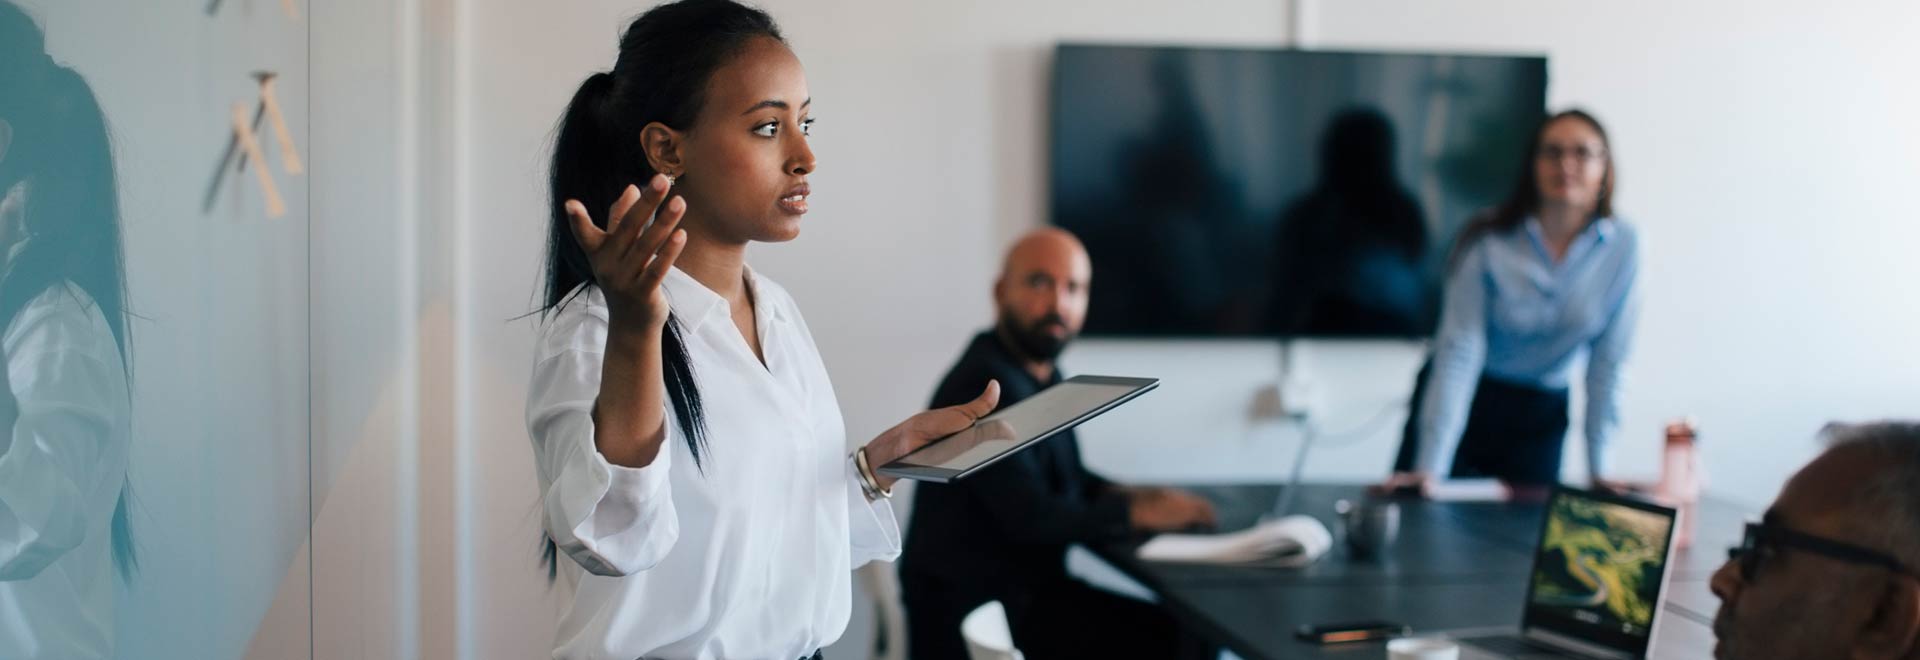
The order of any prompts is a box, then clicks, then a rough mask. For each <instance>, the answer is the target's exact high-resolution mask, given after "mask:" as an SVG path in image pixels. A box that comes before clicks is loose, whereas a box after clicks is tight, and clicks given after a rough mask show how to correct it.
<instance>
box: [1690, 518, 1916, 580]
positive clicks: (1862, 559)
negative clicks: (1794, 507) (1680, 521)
mask: <svg viewBox="0 0 1920 660" xmlns="http://www.w3.org/2000/svg"><path fill="white" fill-rule="evenodd" d="M1788 548H1791V549H1794V550H1803V551H1806V552H1811V553H1813V554H1816V555H1820V556H1822V557H1826V558H1828V559H1833V560H1837V561H1842V562H1846V563H1849V564H1859V565H1864V566H1877V567H1880V568H1884V569H1887V570H1889V571H1893V572H1894V573H1896V574H1899V575H1913V573H1912V572H1910V571H1909V570H1907V566H1906V564H1902V563H1900V560H1898V559H1895V558H1894V557H1893V556H1892V555H1888V554H1886V553H1883V552H1880V551H1878V550H1869V549H1867V548H1862V547H1860V546H1857V545H1853V544H1851V543H1845V542H1842V541H1835V540H1833V539H1827V538H1821V537H1818V536H1814V535H1812V534H1805V533H1801V532H1796V531H1793V530H1791V529H1787V528H1785V527H1780V526H1778V525H1775V524H1772V523H1747V534H1746V538H1744V539H1742V540H1741V541H1740V545H1739V546H1738V547H1734V548H1730V549H1728V550H1727V559H1729V560H1733V561H1738V562H1740V579H1742V580H1745V581H1748V582H1752V581H1753V576H1754V575H1755V574H1757V573H1759V572H1760V565H1761V564H1762V563H1764V562H1765V560H1766V559H1769V558H1772V557H1776V556H1779V554H1780V551H1781V550H1783V549H1788Z"/></svg>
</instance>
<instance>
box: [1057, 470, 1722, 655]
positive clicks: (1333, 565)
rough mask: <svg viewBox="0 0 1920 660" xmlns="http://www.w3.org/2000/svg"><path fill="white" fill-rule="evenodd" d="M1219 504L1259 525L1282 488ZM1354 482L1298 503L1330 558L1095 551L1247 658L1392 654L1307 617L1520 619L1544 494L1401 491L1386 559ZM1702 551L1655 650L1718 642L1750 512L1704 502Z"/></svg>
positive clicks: (1688, 566) (1233, 523)
mask: <svg viewBox="0 0 1920 660" xmlns="http://www.w3.org/2000/svg"><path fill="white" fill-rule="evenodd" d="M1191 490H1193V491H1194V492H1196V493H1199V494H1200V495H1202V496H1204V497H1207V498H1208V499H1211V500H1213V502H1214V504H1215V505H1216V506H1217V507H1218V508H1219V512H1220V529H1221V530H1229V531H1230V530H1237V529H1244V528H1246V527H1249V526H1251V525H1253V524H1254V523H1255V522H1256V521H1258V519H1259V518H1260V516H1261V515H1262V514H1265V513H1267V512H1268V511H1271V510H1272V509H1273V507H1274V504H1275V501H1276V498H1277V497H1278V495H1279V494H1280V490H1281V487H1279V486H1199V487H1193V488H1192V489H1191ZM1364 492H1365V487H1364V486H1357V485H1319V484H1309V485H1304V486H1301V491H1300V493H1299V495H1298V496H1297V497H1295V499H1294V501H1293V503H1292V506H1291V509H1292V512H1293V513H1303V514H1308V515H1312V516H1314V517H1316V518H1318V519H1320V522H1322V523H1325V524H1326V526H1327V529H1329V530H1331V531H1332V532H1333V535H1334V547H1333V549H1332V550H1331V551H1329V552H1328V553H1327V555H1326V556H1325V557H1322V558H1320V560H1319V561H1317V562H1315V563H1313V564H1311V565H1309V566H1306V567H1303V568H1293V569H1286V568H1270V567H1257V566H1228V565H1207V564H1173V563H1161V562H1146V561H1141V560H1140V559H1138V558H1137V557H1136V556H1135V551H1136V550H1137V549H1138V548H1139V545H1140V544H1139V543H1138V542H1134V543H1122V544H1114V545H1108V546H1102V547H1096V548H1091V550H1093V552H1094V553H1095V554H1096V555H1098V556H1099V557H1100V558H1101V559H1102V560H1104V561H1106V562H1107V563H1109V564H1112V565H1113V567H1115V568H1117V569H1119V570H1120V571H1121V572H1122V573H1125V574H1126V575H1128V576H1129V577H1132V578H1133V579H1135V580H1138V581H1139V582H1141V583H1142V584H1144V585H1146V586H1147V587H1148V588H1150V589H1152V590H1153V591H1154V592H1155V593H1156V594H1157V595H1158V596H1159V598H1160V601H1161V603H1162V604H1163V606H1164V607H1166V608H1167V610H1168V611H1169V612H1171V613H1172V614H1173V615H1174V616H1175V617H1176V618H1178V619H1179V620H1180V622H1181V623H1182V625H1184V626H1186V628H1187V629H1188V630H1189V631H1190V632H1191V633H1192V634H1195V635H1198V636H1200V637H1201V638H1203V639H1206V640H1207V641H1209V642H1212V643H1215V644H1219V645H1221V646H1223V647H1225V648H1227V649H1228V650H1231V651H1233V652H1234V654H1236V655H1238V656H1240V657H1242V658H1245V659H1246V660H1259V659H1264V658H1340V659H1351V660H1360V659H1365V658H1384V657H1386V644H1385V643H1384V642H1371V643H1357V644H1345V645H1331V646H1320V645H1317V644H1311V643H1307V642H1302V641H1300V640H1298V639H1296V638H1295V637H1294V631H1295V629H1297V628H1299V627H1300V626H1301V625H1303V624H1323V623H1336V622H1342V621H1363V620H1369V619H1386V620H1390V621H1395V622H1398V623H1402V624H1406V625H1409V626H1412V627H1413V629H1414V633H1415V634H1416V635H1425V634H1432V633H1437V632H1443V631H1448V630H1457V629H1468V628H1484V627H1494V626H1518V625H1519V623H1520V613H1521V607H1522V605H1523V603H1524V601H1525V600H1526V593H1527V584H1526V583H1527V579H1528V577H1529V576H1528V573H1529V572H1530V571H1531V570H1532V563H1533V549H1534V545H1535V543H1536V542H1537V539H1538V535H1539V531H1540V523H1541V519H1542V517H1543V516H1544V513H1545V507H1544V506H1543V505H1542V504H1541V503H1514V502H1428V501H1421V500H1398V501H1399V503H1400V537H1399V541H1398V542H1397V543H1395V544H1394V545H1393V546H1392V547H1391V548H1389V549H1387V551H1385V552H1384V553H1382V556H1381V557H1380V558H1378V559H1370V560H1368V559H1357V558H1355V557H1353V556H1351V554H1350V553H1349V552H1348V550H1347V547H1346V543H1345V538H1344V536H1343V534H1342V531H1341V529H1340V525H1339V519H1338V517H1337V515H1336V514H1335V513H1334V502H1336V501H1338V500H1341V499H1349V500H1358V499H1361V498H1362V497H1363V496H1364ZM1697 515H1698V517H1699V521H1698V523H1697V524H1696V525H1695V527H1694V533H1695V536H1694V540H1693V544H1692V546H1691V547H1689V548H1687V549H1684V550H1680V551H1677V552H1676V553H1675V554H1674V559H1673V561H1674V566H1673V571H1672V577H1671V579H1670V581H1669V583H1668V585H1667V593H1665V594H1663V596H1662V599H1663V600H1664V601H1665V603H1664V605H1663V606H1662V608H1661V611H1660V614H1659V616H1660V621H1659V628H1660V630H1659V631H1658V632H1657V633H1656V635H1657V637H1656V639H1655V640H1654V645H1653V651H1652V654H1651V657H1652V658H1705V657H1710V656H1711V655H1712V651H1713V633H1712V618H1713V615H1714V612H1715V611H1716V609H1717V607H1718V601H1717V600H1716V599H1715V598H1714V597H1713V596H1712V594H1711V592H1710V591H1709V590H1708V587H1707V582H1708V580H1709V579H1710V578H1711V577H1712V576H1713V572H1714V571H1715V570H1718V569H1719V568H1720V565H1721V564H1722V563H1724V562H1725V561H1726V558H1727V548H1729V547H1731V546H1732V545H1733V544H1735V543H1736V542H1737V541H1738V540H1739V537H1740V535H1741V533H1742V528H1741V525H1742V524H1743V523H1744V522H1746V521H1747V520H1749V519H1750V518H1749V516H1748V514H1747V513H1746V512H1744V511H1742V510H1740V509H1739V508H1738V507H1735V506H1733V505H1731V504H1728V503H1726V502H1722V501H1719V500H1712V499H1708V500H1705V501H1702V502H1701V504H1700V506H1699V507H1698V514H1697Z"/></svg>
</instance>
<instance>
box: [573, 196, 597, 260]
mask: <svg viewBox="0 0 1920 660" xmlns="http://www.w3.org/2000/svg"><path fill="white" fill-rule="evenodd" d="M565 208H566V209H567V219H568V220H569V222H568V224H569V225H570V226H572V227H573V240H574V242H576V243H579V244H580V249H583V250H586V251H587V254H589V255H591V254H593V253H594V252H596V251H598V250H599V249H600V245H601V244H602V243H604V242H605V241H606V238H607V233H606V232H603V231H600V228H599V227H595V226H593V218H591V217H588V216H587V207H586V206H585V205H583V204H581V203H580V202H579V201H577V200H571V199H569V200H567V203H566V207H565Z"/></svg>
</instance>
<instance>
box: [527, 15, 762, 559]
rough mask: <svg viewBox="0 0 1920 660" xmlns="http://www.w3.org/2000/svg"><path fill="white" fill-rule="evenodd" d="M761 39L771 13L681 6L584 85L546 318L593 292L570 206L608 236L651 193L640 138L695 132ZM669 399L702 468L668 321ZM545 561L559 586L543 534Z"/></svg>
mask: <svg viewBox="0 0 1920 660" xmlns="http://www.w3.org/2000/svg"><path fill="white" fill-rule="evenodd" d="M756 38H769V39H774V40H778V41H783V42H784V39H782V38H781V36H780V28H779V27H778V26H776V25H775V24H774V22H773V17H771V16H768V15H767V13H766V12H763V11H760V10H758V9H754V8H752V7H748V6H745V5H742V4H739V3H737V2H732V1H731V0H680V1H679V2H671V3H668V4H664V5H660V6H658V7H654V8H653V9H651V10H648V11H647V13H645V14H642V15H641V16H640V18H638V19H635V20H634V21H633V24H632V25H630V26H628V27H627V32H626V34H625V35H623V36H622V37H621V38H620V54H619V56H618V57H617V58H615V60H614V63H613V71H612V72H601V73H595V74H593V75H591V76H587V80H586V82H583V83H581V84H580V90H579V91H577V92H575V93H574V95H573V101H572V102H570V103H568V104H567V111H566V113H565V114H564V115H562V116H561V117H560V124H559V127H558V129H557V131H556V136H555V138H554V145H553V168H552V171H551V172H550V174H549V176H550V179H549V192H550V196H549V199H548V213H549V214H550V216H551V217H550V218H549V222H548V227H547V278H546V279H547V283H546V297H545V301H544V304H543V305H542V306H541V308H540V312H541V313H542V315H545V314H550V313H552V312H553V311H554V310H557V309H559V308H560V306H561V305H564V304H566V302H567V300H568V299H569V298H570V297H572V296H574V295H578V294H579V293H581V292H583V291H585V290H586V289H585V287H583V286H582V285H583V284H584V285H588V286H592V285H594V281H593V268H592V267H591V266H590V265H589V264H588V262H587V254H586V251H585V250H582V249H581V248H580V245H579V243H577V242H575V240H574V237H573V229H572V228H571V227H570V221H569V220H568V218H567V211H566V208H565V207H564V205H565V204H566V202H567V200H570V199H572V200H579V202H580V203H581V204H583V205H585V206H586V208H587V209H588V210H589V212H590V213H591V214H592V215H593V219H594V223H595V224H598V225H599V226H601V227H603V228H604V227H605V226H606V221H607V218H606V215H605V214H606V209H607V208H609V207H611V206H613V202H614V199H615V198H617V197H619V195H620V192H621V191H622V190H624V189H625V188H626V187H627V186H628V185H629V184H634V185H645V184H646V182H647V181H648V180H650V179H652V178H653V176H654V175H655V174H656V172H655V171H654V169H653V166H652V165H651V164H649V163H648V162H647V158H646V154H645V153H643V152H642V151H641V148H640V130H641V128H643V127H645V126H646V125H647V124H650V123H653V122H659V123H661V124H665V125H666V126H668V127H671V128H674V129H677V130H687V129H689V128H691V127H692V125H693V122H694V119H695V118H696V117H698V116H699V115H700V109H701V105H702V104H703V103H704V102H705V100H706V99H705V96H706V94H705V92H706V88H707V81H708V79H710V78H712V77H713V74H714V72H715V71H718V70H719V69H720V67H722V66H723V65H725V64H726V63H727V62H728V61H729V60H731V59H732V58H733V57H734V56H736V55H738V54H739V53H740V52H741V51H742V50H744V49H745V47H746V46H747V44H748V43H749V42H751V41H752V40H753V39H756ZM660 345H661V346H660V348H661V354H662V356H663V357H664V358H665V362H666V365H665V369H664V371H665V376H666V385H667V396H668V397H669V398H670V399H672V401H673V409H674V413H675V422H676V423H677V425H678V426H679V427H680V432H681V435H683V436H685V437H686V439H687V450H688V452H689V453H691V454H692V455H693V462H694V466H695V467H696V468H698V467H700V461H701V456H702V453H703V448H704V447H705V444H706V441H705V440H706V431H705V423H704V420H705V418H704V416H703V415H702V407H701V405H700V390H699V388H698V387H697V386H696V385H695V383H694V379H693V367H692V365H691V364H690V363H689V361H688V356H687V348H686V343H685V341H684V340H683V339H682V338H681V335H680V324H679V321H678V320H677V319H675V318H674V317H672V316H671V315H670V316H669V317H668V319H667V327H666V332H665V333H663V335H662V337H661V341H660ZM540 540H541V545H542V550H541V561H542V563H543V564H544V565H545V566H546V568H547V577H548V579H552V578H553V577H554V576H555V571H556V570H557V566H556V561H555V558H556V554H557V548H556V547H555V546H554V542H553V538H552V537H551V536H549V535H548V534H546V533H545V532H544V531H543V532H542V533H541V539H540Z"/></svg>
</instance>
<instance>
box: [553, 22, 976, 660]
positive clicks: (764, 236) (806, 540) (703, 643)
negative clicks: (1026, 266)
mask: <svg viewBox="0 0 1920 660" xmlns="http://www.w3.org/2000/svg"><path fill="white" fill-rule="evenodd" d="M809 102H810V97H809V95H808V91H807V84H806V78H805V75H804V73H803V71H802V69H801V66H800V62H799V60H798V59H797V58H795V57H794V55H793V53H792V51H790V50H788V48H787V46H786V43H785V42H784V41H783V40H782V39H781V37H780V34H779V31H778V28H776V27H775V25H774V23H773V21H772V19H771V18H770V17H769V16H767V15H766V14H765V13H763V12H760V11H758V10H754V9H751V8H748V7H745V6H742V5H739V4H736V3H734V2H731V1H730V0H683V1H681V2H675V3H672V4H667V5H662V6H660V7H656V8H654V9H653V10H651V11H648V12H647V13H646V14H645V15H643V16H641V17H640V18H639V19H637V20H635V21H634V23H633V24H632V25H631V26H630V27H629V28H628V29H627V32H626V34H625V35H624V37H623V38H622V39H621V43H620V54H619V57H618V59H617V61H616V62H615V64H614V68H613V71H612V72H609V73H596V74H594V75H592V76H591V77H589V78H588V79H587V80H586V82H585V83H584V84H583V85H582V86H581V88H580V90H579V91H578V92H577V93H576V94H575V96H574V98H573V100H572V102H571V104H570V105H569V107H568V109H567V111H566V114H565V116H564V117H563V118H562V119H561V123H560V126H559V130H558V135H557V137H556V140H555V145H554V158H553V169H552V173H551V181H550V185H551V189H552V190H551V192H552V207H553V208H552V219H551V227H550V232H549V236H548V241H549V245H548V248H549V249H548V265H547V297H546V305H545V306H544V309H543V311H544V322H543V324H542V326H541V333H540V340H539V344H538V347H537V350H536V351H535V353H536V356H535V357H536V364H535V366H534V372H533V380H532V386H531V388H530V394H529V397H530V400H529V401H528V407H527V425H528V430H529V431H530V433H531V435H532V438H533V445H534V450H535V456H536V459H537V462H538V469H539V477H540V486H541V493H542V507H543V514H544V515H543V523H544V528H545V534H546V536H547V542H548V543H549V544H550V545H549V546H548V548H549V555H548V556H549V559H550V560H551V561H553V563H554V564H555V565H557V569H550V570H557V571H558V573H560V574H561V575H563V576H564V577H565V578H566V580H567V582H568V583H569V584H571V585H572V586H573V591H574V594H573V601H572V604H571V606H570V607H569V608H568V610H567V612H566V613H565V614H564V616H563V618H562V619H561V622H560V629H559V632H558V634H557V639H556V641H555V649H554V652H553V655H554V657H556V658H621V659H631V658H642V657H644V658H780V659H786V658H806V657H814V656H816V655H817V654H818V649H820V648H821V647H822V646H826V645H828V644H830V643H831V642H833V641H834V640H835V639H836V638H838V637H839V636H840V634H841V632H842V631H843V630H844V629H845V627H846V624H847V619H848V617H849V615H850V612H851V601H852V574H851V571H852V569H853V568H855V567H858V566H860V565H862V564H865V563H866V562H868V561H872V560H876V559H878V560H891V559H892V558H894V557H895V556H896V555H898V554H899V552H900V533H899V529H898V527H897V526H896V524H895V521H894V517H893V510H892V509H891V508H890V507H889V506H888V504H887V499H886V498H887V496H888V495H889V494H890V489H891V486H892V483H893V482H892V480H891V479H889V478H887V477H884V476H880V475H877V474H875V473H874V472H873V471H872V470H871V467H872V466H877V465H881V464H884V463H886V462H888V461H890V460H892V459H893V458H896V457H898V456H900V455H903V454H905V453H906V452H908V451H911V450H913V449H916V448H918V447H919V446H921V445H924V444H926V443H927V442H929V441H931V440H933V439H936V438H939V437H942V436H945V435H948V434H951V433H954V432H957V431H959V430H961V429H964V428H965V427H967V426H968V425H970V424H971V423H972V422H973V420H975V419H977V418H979V417H980V416H982V415H984V414H986V413H987V412H989V411H991V410H992V409H993V406H994V404H995V402H996V400H997V395H998V394H997V392H998V390H997V388H996V387H993V386H989V387H988V388H987V391H986V392H984V393H983V394H982V395H981V397H980V398H979V399H976V400H975V401H973V402H971V403H969V404H967V405H964V406H957V407H954V408H947V409H942V410H937V411H931V412H926V413H921V414H920V415H916V416H914V417H913V418H911V419H909V420H907V421H906V422H903V423H902V424H901V425H899V426H896V427H894V428H893V429H891V430H889V431H887V432H886V433H884V434H882V435H881V436H880V437H879V438H876V439H874V440H873V441H872V442H869V443H867V444H866V445H865V446H864V447H862V448H861V449H860V450H858V451H856V452H855V453H854V454H853V455H851V456H850V455H848V454H847V453H845V451H844V446H845V444H844V443H845V436H844V434H845V428H844V425H843V423H842V421H841V417H840V410H839V404H838V402H837V401H836V400H835V398H834V394H833V388H832V385H831V384H830V383H829V382H828V380H827V373H826V369H825V367H824V366H823V365H822V363H821V360H820V355H819V353H818V351H817V350H816V349H815V347H814V343H813V338H812V335H811V334H810V333H809V331H808V329H807V324H806V321H805V320H804V319H803V318H802V317H801V315H800V311H799V309H798V308H797V307H796V306H795V304H794V301H793V298H792V297H790V296H789V295H788V294H787V292H786V291H785V290H784V289H782V288H780V286H779V285H778V284H775V283H773V282H772V281H771V280H769V279H767V278H765V277H763V276H760V275H758V274H755V273H754V272H753V271H752V270H750V269H748V268H747V266H746V263H745V254H746V246H747V244H748V243H750V242H753V241H767V242H771V241H786V240H791V239H793V238H794V237H795V236H797V235H798V234H799V232H800V224H801V217H802V216H803V215H804V214H805V213H806V211H807V203H806V198H807V195H808V193H809V192H810V191H809V189H808V186H807V175H808V174H810V173H812V171H813V170H814V166H815V164H814V157H813V152H812V150H811V149H810V148H809V147H808V145H807V131H808V128H809V126H810V124H811V123H812V119H811V118H810V117H809V116H808V106H809ZM634 183H643V184H644V188H642V187H637V186H635V185H632V184H634ZM601 209H604V212H602V211H600V210H601ZM559 554H564V555H565V558H564V559H561V558H559V557H557V556H556V555H559Z"/></svg>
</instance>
